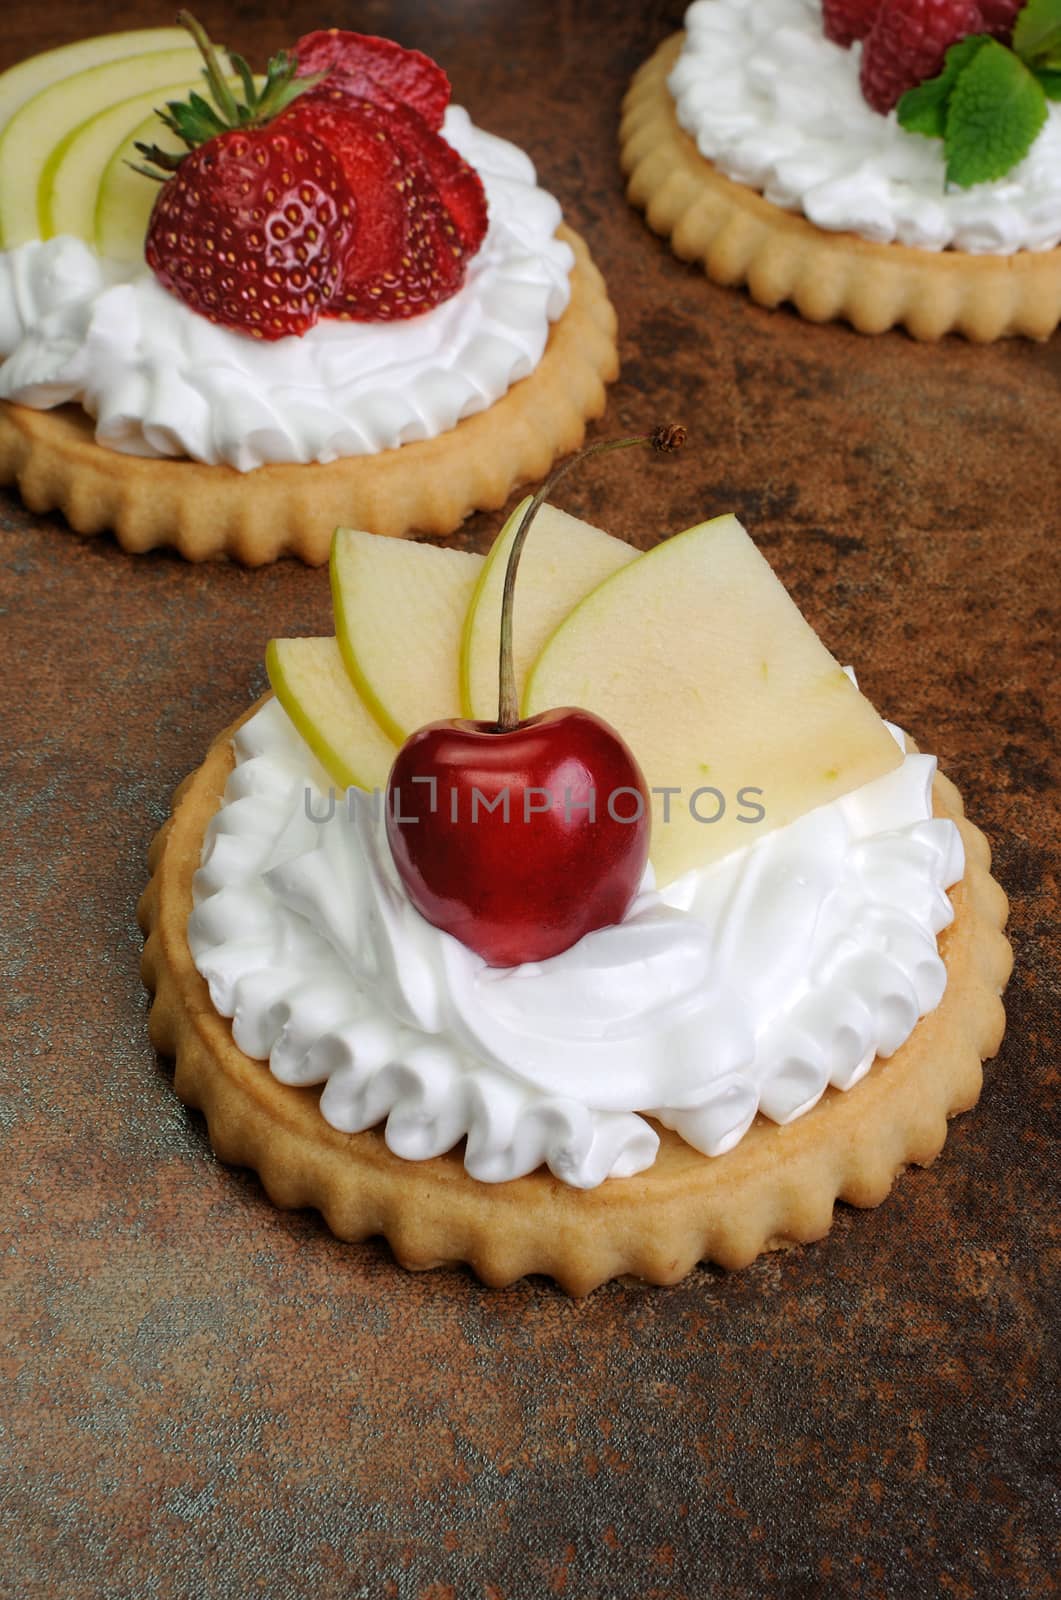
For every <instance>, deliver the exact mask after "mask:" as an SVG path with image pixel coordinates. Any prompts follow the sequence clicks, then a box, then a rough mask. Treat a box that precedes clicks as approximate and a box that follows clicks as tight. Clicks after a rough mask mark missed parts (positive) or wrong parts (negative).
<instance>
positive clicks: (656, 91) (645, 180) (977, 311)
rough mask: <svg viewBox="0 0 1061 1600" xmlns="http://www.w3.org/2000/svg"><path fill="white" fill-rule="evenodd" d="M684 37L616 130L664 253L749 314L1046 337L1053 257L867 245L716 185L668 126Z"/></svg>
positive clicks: (735, 188)
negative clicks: (736, 297)
mask: <svg viewBox="0 0 1061 1600" xmlns="http://www.w3.org/2000/svg"><path fill="white" fill-rule="evenodd" d="M683 38H684V35H683V34H680V33H678V34H674V35H673V36H672V37H671V38H670V39H667V40H665V41H664V43H663V44H662V45H661V46H660V47H659V49H658V50H657V51H656V53H655V55H653V56H651V57H650V58H649V60H648V61H646V62H645V64H644V65H643V66H642V67H641V68H640V70H639V71H638V72H637V73H636V74H635V76H634V79H633V82H632V83H631V86H630V89H629V90H628V92H627V95H626V99H625V101H624V102H623V118H622V124H621V127H620V132H619V143H620V160H621V163H622V168H623V172H624V173H625V174H626V176H627V179H628V183H627V195H628V196H629V198H630V200H631V201H632V202H633V203H634V205H636V206H639V207H640V208H641V209H642V210H643V211H644V212H645V215H646V217H647V219H648V223H649V226H650V227H651V228H652V229H653V230H654V231H655V232H656V233H659V234H662V235H664V237H666V238H669V240H670V244H671V248H672V250H673V251H674V253H675V255H677V256H679V257H681V259H682V260H683V261H699V262H700V263H701V264H702V266H703V267H704V270H705V271H706V273H707V275H708V277H709V278H711V279H712V280H713V281H714V282H715V283H721V284H741V283H742V284H745V285H746V286H747V288H748V291H749V293H750V294H751V296H752V299H753V300H757V301H758V302H759V304H760V305H764V306H777V305H780V304H781V302H782V301H783V300H790V301H792V302H793V303H794V304H795V306H796V309H797V310H798V311H799V313H800V315H801V316H803V317H806V318H807V320H808V321H810V322H832V321H835V320H844V321H847V322H850V323H851V324H852V325H853V326H854V327H855V328H857V329H858V331H859V332H860V333H883V332H884V331H885V330H886V329H887V328H892V327H895V326H900V325H901V326H902V327H905V328H906V329H907V331H908V332H909V333H911V334H912V335H913V337H914V338H915V339H925V340H934V339H940V338H942V337H943V335H944V334H945V333H952V332H953V333H961V334H964V335H965V337H966V338H967V339H971V340H973V341H975V342H977V343H987V342H989V341H991V340H994V339H1001V338H1004V337H1006V336H1007V335H1010V334H1023V335H1026V336H1027V337H1028V338H1031V339H1046V338H1048V337H1049V335H1050V334H1051V333H1052V332H1053V331H1054V329H1055V328H1056V327H1057V324H1058V322H1059V321H1061V249H1056V250H1046V251H1031V250H1023V251H1019V252H1017V254H1015V255H1009V256H981V255H969V254H967V253H965V252H962V251H960V250H941V251H931V250H914V249H911V248H909V247H908V246H906V245H901V244H872V243H871V242H870V241H869V240H867V239H862V238H859V236H858V235H857V234H854V233H828V232H826V231H825V230H824V229H821V228H817V227H815V226H814V224H813V223H812V222H808V220H807V218H806V217H804V216H803V215H802V214H801V213H799V212H793V211H782V210H781V209H780V208H779V207H778V206H775V205H771V204H770V202H769V201H768V200H764V198H763V196H762V195H761V194H759V193H758V191H757V190H755V189H751V188H748V187H747V185H745V184H739V183H733V182H732V181H731V180H730V179H729V178H726V177H723V175H722V174H721V173H720V172H717V171H716V170H715V168H714V167H713V166H712V165H711V163H710V162H709V161H707V160H706V159H705V158H704V157H703V156H702V155H701V154H700V152H699V150H698V149H697V148H696V145H695V143H694V142H693V140H692V139H691V138H690V137H689V135H688V134H687V133H686V132H685V130H684V129H683V128H682V127H681V126H680V125H679V123H678V119H677V116H676V114H675V108H674V100H673V98H672V96H671V93H670V90H669V89H668V87H667V77H668V74H669V73H670V71H671V68H672V67H673V66H674V63H675V61H676V60H677V57H678V54H679V52H680V50H681V46H682V40H683Z"/></svg>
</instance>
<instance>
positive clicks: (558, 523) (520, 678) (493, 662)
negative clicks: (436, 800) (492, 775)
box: [461, 496, 640, 721]
mask: <svg viewBox="0 0 1061 1600" xmlns="http://www.w3.org/2000/svg"><path fill="white" fill-rule="evenodd" d="M529 505H530V497H529V496H528V498H527V499H526V500H524V501H522V502H521V503H520V504H519V505H518V506H517V507H516V509H515V511H513V513H512V515H511V516H510V517H509V519H508V521H507V522H506V523H505V526H504V527H503V528H502V529H501V532H500V533H499V534H498V536H497V538H496V539H495V540H494V543H493V545H492V547H491V549H490V553H489V554H488V556H487V557H486V561H485V563H484V565H483V569H482V571H481V572H480V574H479V581H478V583H477V584H476V586H475V593H474V594H473V595H472V599H471V604H470V605H469V607H468V615H467V617H466V618H465V620H464V631H463V634H462V637H461V705H462V707H463V712H464V715H465V716H466V717H476V718H478V719H480V720H483V721H485V720H488V719H489V718H491V717H496V715H497V702H498V653H499V651H500V648H501V596H502V593H503V592H504V587H505V568H506V567H507V566H508V557H509V552H510V550H511V549H512V541H513V540H514V539H515V537H516V534H517V532H518V530H519V525H520V523H521V521H522V520H523V513H524V512H525V511H526V509H527V507H528V506H529ZM639 554H640V552H639V551H637V550H635V549H634V547H633V546H632V545H629V544H627V543H626V542H625V540H623V539H613V538H612V536H611V534H610V533H604V532H603V530H602V529H600V528H594V527H593V526H592V524H591V523H588V522H580V521H579V519H578V517H570V516H568V514H567V512H566V511H558V510H557V509H556V507H555V506H550V505H544V506H542V508H541V510H540V511H539V512H538V515H537V516H536V517H535V519H534V531H533V532H532V533H531V535H530V537H529V538H528V540H527V544H526V547H525V548H524V551H523V554H522V555H521V557H520V563H519V577H518V582H517V584H516V604H515V610H514V617H513V626H512V643H513V658H514V665H515V670H516V689H517V691H518V693H519V694H520V696H521V697H522V694H523V687H524V684H525V682H526V677H527V673H528V672H529V671H530V668H531V665H532V664H533V662H534V661H535V660H536V659H537V657H538V655H539V654H540V652H541V649H542V646H543V645H544V643H545V641H546V639H548V637H549V635H550V634H551V633H553V632H554V630H555V629H556V628H558V627H559V626H560V623H561V622H562V621H563V620H564V618H565V617H566V616H567V614H568V612H569V611H572V610H573V609H574V608H575V606H577V605H578V603H579V601H580V600H582V599H584V598H585V596H586V595H587V594H589V593H590V591H591V590H592V589H595V588H596V587H597V585H598V584H600V583H603V582H604V580H605V578H610V577H611V575H612V573H613V572H618V571H619V569H620V568H621V567H625V566H628V565H629V564H630V562H631V561H634V560H636V558H637V556H638V555H639Z"/></svg>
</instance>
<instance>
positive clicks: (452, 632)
mask: <svg viewBox="0 0 1061 1600" xmlns="http://www.w3.org/2000/svg"><path fill="white" fill-rule="evenodd" d="M482 565H483V558H482V556H473V555H467V554H466V553H465V552H464V551H463V550H444V549H441V548H440V547H439V546H438V545H431V544H414V543H412V542H411V541H410V540H407V539H381V538H380V537H379V535H378V534H374V533H360V532H356V531H355V530H353V529H351V528H338V529H336V533H335V538H334V540H333V541H332V559H331V576H332V599H333V601H334V604H335V633H336V637H337V638H338V641H339V648H340V650H341V651H342V653H343V660H344V661H345V663H346V669H347V671H348V672H349V674H350V676H351V678H352V679H353V681H354V685H355V687H356V688H357V690H358V693H359V694H360V695H361V698H362V700H364V702H365V705H366V706H367V707H368V709H369V710H370V711H371V713H372V715H373V716H374V717H375V719H376V721H377V722H378V723H379V725H380V727H381V728H382V729H383V731H384V733H386V734H387V735H388V736H389V737H390V738H391V739H393V740H394V742H395V743H396V744H401V743H402V741H403V740H404V739H406V738H407V737H408V735H409V734H410V733H412V732H413V731H414V729H416V728H419V727H422V726H423V724H424V723H426V722H436V721H438V720H439V719H440V718H443V717H457V716H460V704H461V700H460V671H459V661H460V638H461V628H462V626H463V624H464V618H465V616H466V615H467V611H468V603H469V601H470V600H471V597H472V592H473V591H474V589H475V585H476V581H477V580H478V577H479V573H480V572H481V570H482Z"/></svg>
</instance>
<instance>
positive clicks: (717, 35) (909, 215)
mask: <svg viewBox="0 0 1061 1600" xmlns="http://www.w3.org/2000/svg"><path fill="white" fill-rule="evenodd" d="M685 27H686V38H685V42H684V45H683V46H682V51H681V55H680V57H679V58H678V61H677V63H676V65H675V67H674V69H673V71H672V73H671V75H670V78H669V80H668V82H669V86H670V90H671V93H672V95H673V96H674V100H675V105H676V110H677V115H678V121H679V122H680V123H681V125H682V127H683V128H684V129H685V130H686V132H687V133H689V134H690V135H691V136H692V138H694V139H695V140H696V143H697V146H698V148H699V150H700V153H701V155H703V156H706V157H707V159H708V160H709V161H711V162H713V163H714V165H715V166H716V167H717V168H718V169H719V171H720V172H723V173H725V175H726V176H727V177H729V178H733V179H734V180H735V181H736V182H738V183H746V184H749V185H750V186H751V187H752V188H754V189H758V190H760V191H761V192H762V193H763V195H765V197H766V199H767V200H769V201H771V203H772V204H774V205H776V206H781V207H783V208H784V209H785V210H790V211H802V212H803V213H804V215H805V216H806V217H808V218H809V220H810V221H811V222H813V223H815V224H816V226H817V227H819V228H826V229H830V230H838V231H848V230H849V231H851V232H854V233H858V234H861V235H862V236H863V238H866V239H871V240H873V241H874V242H876V243H878V244H891V243H893V242H897V243H899V244H904V245H912V246H915V247H917V248H919V249H922V250H943V249H945V248H948V247H950V248H953V249H957V250H965V251H968V252H970V253H972V254H999V255H1009V254H1011V253H1012V252H1013V251H1015V250H1052V249H1054V248H1055V246H1056V245H1057V244H1058V243H1059V242H1061V104H1059V103H1057V102H1054V103H1051V104H1050V107H1049V113H1048V117H1047V121H1046V125H1045V126H1044V128H1043V129H1042V131H1041V133H1040V134H1039V137H1038V138H1037V139H1036V141H1035V144H1034V145H1033V146H1032V149H1031V150H1030V152H1029V153H1028V155H1027V156H1026V157H1025V159H1024V160H1023V161H1022V162H1021V163H1020V164H1019V166H1016V167H1014V168H1013V170H1012V172H1010V173H1008V174H1007V176H1006V177H1005V178H1002V179H999V180H998V181H997V182H996V183H982V184H977V185H975V186H974V187H973V188H971V189H957V188H948V187H947V184H946V175H945V162H944V158H943V146H942V142H941V141H940V140H939V139H927V138H924V137H922V136H921V135H920V134H916V133H908V132H906V130H905V129H904V128H900V126H899V124H898V121H897V119H896V116H895V113H894V111H893V112H891V113H890V114H889V115H888V116H887V117H882V116H880V115H879V113H877V112H876V111H874V110H873V109H872V108H871V107H870V106H869V105H867V104H866V102H865V100H864V99H863V98H862V92H861V90H860V88H859V82H858V73H859V63H860V60H861V51H862V46H861V44H856V45H854V46H852V48H851V49H850V50H844V49H842V48H841V47H840V46H839V45H835V44H833V43H832V42H831V40H829V39H827V38H826V37H825V35H824V33H823V32H822V14H821V4H820V0H696V4H694V5H692V6H690V8H689V10H688V12H687V13H686V17H685Z"/></svg>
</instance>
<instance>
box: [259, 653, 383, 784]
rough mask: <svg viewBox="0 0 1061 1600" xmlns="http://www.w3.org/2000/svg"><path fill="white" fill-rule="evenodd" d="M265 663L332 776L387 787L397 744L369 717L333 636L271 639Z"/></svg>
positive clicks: (294, 718)
mask: <svg viewBox="0 0 1061 1600" xmlns="http://www.w3.org/2000/svg"><path fill="white" fill-rule="evenodd" d="M265 666H266V670H267V672H268V674H269V682H270V683H271V684H272V686H273V691H274V693H275V694H276V698H277V699H278V700H279V702H280V704H281V705H282V706H283V708H284V710H285V711H286V712H287V714H288V716H289V717H290V718H291V721H292V722H293V723H294V725H295V727H296V728H297V729H298V731H299V733H300V734H301V735H302V737H303V739H305V741H306V743H307V744H308V745H309V747H310V749H311V750H312V751H313V754H314V755H315V756H316V757H317V759H318V761H319V762H320V763H321V765H322V766H323V767H324V769H325V771H326V772H327V773H328V775H329V777H332V778H334V779H335V781H336V783H338V784H340V785H341V786H342V787H343V788H344V789H349V788H351V787H353V788H357V789H368V790H373V789H383V788H385V787H386V784H387V778H388V776H389V775H390V769H391V766H392V764H393V762H394V757H395V756H396V755H397V753H398V752H397V748H396V746H395V745H394V744H393V743H392V742H391V740H390V739H388V738H387V736H386V734H385V733H384V732H383V731H382V729H381V728H380V726H379V724H378V723H377V722H376V721H375V720H374V718H373V717H372V716H370V715H369V712H368V711H367V709H366V707H365V703H364V701H363V700H362V699H361V696H360V695H359V694H358V692H357V690H356V689H355V688H354V685H353V684H352V683H351V681H350V677H349V674H348V673H347V671H346V667H345V666H344V665H343V658H342V656H341V655H340V653H339V646H338V645H337V644H336V642H335V640H334V639H272V640H270V642H269V648H268V650H267V651H266V656H265Z"/></svg>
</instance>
